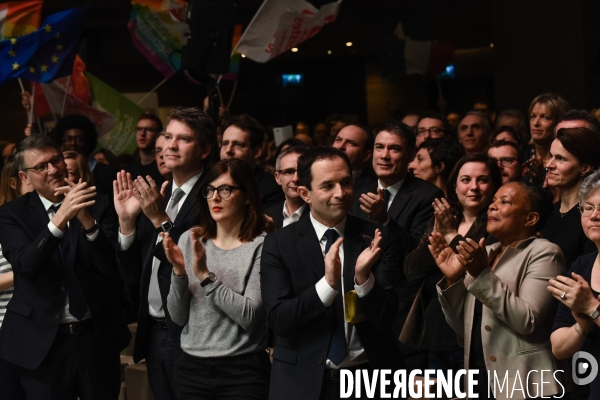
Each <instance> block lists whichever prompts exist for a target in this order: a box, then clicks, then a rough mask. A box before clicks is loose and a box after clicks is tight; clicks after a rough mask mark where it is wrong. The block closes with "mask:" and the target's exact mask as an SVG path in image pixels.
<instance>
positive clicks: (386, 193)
mask: <svg viewBox="0 0 600 400" xmlns="http://www.w3.org/2000/svg"><path fill="white" fill-rule="evenodd" d="M381 191H382V192H383V201H385V209H386V210H387V209H388V205H389V202H390V196H391V193H390V191H389V190H387V189H381Z"/></svg>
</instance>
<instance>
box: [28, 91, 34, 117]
mask: <svg viewBox="0 0 600 400" xmlns="http://www.w3.org/2000/svg"><path fill="white" fill-rule="evenodd" d="M34 99H35V85H32V87H31V110H29V118H28V123H29V125H33V108H34V107H33V106H34V101H35V100H34Z"/></svg>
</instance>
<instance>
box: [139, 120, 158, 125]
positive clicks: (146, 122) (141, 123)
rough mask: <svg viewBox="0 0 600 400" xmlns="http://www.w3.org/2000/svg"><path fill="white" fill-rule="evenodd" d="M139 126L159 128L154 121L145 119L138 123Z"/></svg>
mask: <svg viewBox="0 0 600 400" xmlns="http://www.w3.org/2000/svg"><path fill="white" fill-rule="evenodd" d="M137 126H145V127H149V126H150V127H156V126H158V124H157V123H156V121H154V120H151V119H148V118H144V119H140V120H139V121H138V123H137Z"/></svg>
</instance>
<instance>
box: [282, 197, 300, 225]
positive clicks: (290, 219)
mask: <svg viewBox="0 0 600 400" xmlns="http://www.w3.org/2000/svg"><path fill="white" fill-rule="evenodd" d="M305 207H306V204H302V206H301V207H300V208H299V209H297V210H296V211H294V212H293V214H292V215H288V211H287V200H286V201H284V202H283V212H282V213H283V224H282V226H281V227H282V228H283V227H284V226H288V225H289V224H291V223H294V222H298V220H299V219H300V217H301V216H302V213H303V212H304V208H305Z"/></svg>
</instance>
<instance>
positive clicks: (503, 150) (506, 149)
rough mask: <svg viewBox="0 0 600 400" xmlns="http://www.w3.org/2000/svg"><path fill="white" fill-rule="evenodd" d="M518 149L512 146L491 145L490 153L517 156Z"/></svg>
mask: <svg viewBox="0 0 600 400" xmlns="http://www.w3.org/2000/svg"><path fill="white" fill-rule="evenodd" d="M517 153H518V152H517V149H515V148H514V147H512V146H508V145H506V146H500V147H490V149H489V150H488V154H489V155H490V156H491V155H492V154H497V155H500V156H507V155H508V156H510V157H517V155H518V154H517Z"/></svg>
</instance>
